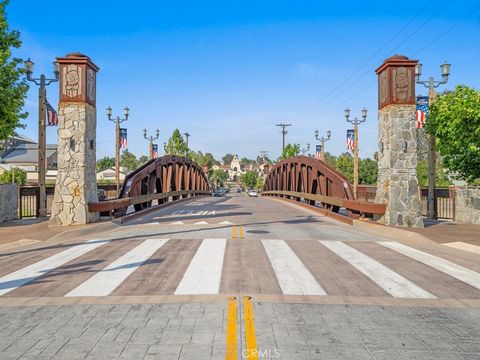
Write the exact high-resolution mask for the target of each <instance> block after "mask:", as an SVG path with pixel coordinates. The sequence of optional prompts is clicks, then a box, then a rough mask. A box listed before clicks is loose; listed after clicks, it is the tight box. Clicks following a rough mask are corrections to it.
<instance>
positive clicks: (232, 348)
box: [225, 296, 237, 360]
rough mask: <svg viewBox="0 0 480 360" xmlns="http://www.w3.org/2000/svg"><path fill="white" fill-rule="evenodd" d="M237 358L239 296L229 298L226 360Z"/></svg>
mask: <svg viewBox="0 0 480 360" xmlns="http://www.w3.org/2000/svg"><path fill="white" fill-rule="evenodd" d="M236 359H237V298H236V297H234V296H232V297H229V298H228V315H227V349H226V353H225V360H236Z"/></svg>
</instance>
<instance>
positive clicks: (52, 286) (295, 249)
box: [0, 237, 480, 299]
mask: <svg viewBox="0 0 480 360" xmlns="http://www.w3.org/2000/svg"><path fill="white" fill-rule="evenodd" d="M239 293H241V294H250V295H254V294H264V295H265V294H276V295H301V296H312V295H313V296H347V297H348V296H352V297H393V298H399V299H480V256H479V255H478V254H474V253H469V252H466V251H463V250H458V249H451V248H449V247H446V246H443V245H436V244H432V245H424V244H422V245H416V246H412V245H406V244H404V243H400V242H395V241H380V242H373V241H333V240H325V239H323V240H317V241H313V240H308V241H299V240H282V239H263V240H254V239H242V238H238V239H237V238H235V239H217V238H214V239H212V238H210V239H167V238H142V237H133V238H129V239H114V238H112V239H101V238H98V239H94V240H88V241H73V242H67V243H62V244H57V245H52V246H45V247H42V246H38V247H36V248H30V249H28V250H25V251H22V250H18V251H10V252H3V253H0V296H2V297H39V296H40V297H42V296H48V297H104V296H139V295H216V294H239Z"/></svg>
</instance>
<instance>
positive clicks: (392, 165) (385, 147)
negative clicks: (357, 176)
mask: <svg viewBox="0 0 480 360" xmlns="http://www.w3.org/2000/svg"><path fill="white" fill-rule="evenodd" d="M417 62H418V61H417V60H410V59H408V58H407V57H406V56H401V55H395V56H392V57H390V58H388V59H386V60H385V61H384V62H383V64H382V65H381V66H380V67H379V68H378V69H377V70H376V73H377V75H378V109H379V110H378V180H377V193H376V197H375V202H378V203H384V204H386V205H387V209H386V212H385V214H384V215H383V216H382V217H380V218H379V219H378V220H379V221H380V222H382V223H384V224H387V225H398V226H417V227H423V218H422V215H421V210H420V189H419V187H418V179H417V131H416V123H415V111H416V108H415V78H414V68H415V64H416V63H417Z"/></svg>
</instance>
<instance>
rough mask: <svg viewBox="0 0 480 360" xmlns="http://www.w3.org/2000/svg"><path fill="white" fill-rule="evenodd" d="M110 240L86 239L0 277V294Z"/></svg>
mask: <svg viewBox="0 0 480 360" xmlns="http://www.w3.org/2000/svg"><path fill="white" fill-rule="evenodd" d="M108 242H110V240H88V241H86V242H84V243H83V244H79V245H75V246H73V247H71V248H69V249H67V250H64V251H62V252H60V253H58V254H55V255H52V256H50V257H48V258H46V259H44V260H41V261H38V262H36V263H33V264H31V265H29V266H27V267H24V268H22V269H20V270H17V271H15V272H13V273H10V274H8V275H6V276H4V277H2V278H0V296H1V295H5V294H6V293H8V292H10V291H12V290H14V289H16V288H18V287H19V286H22V285H24V284H27V283H29V282H31V281H33V280H35V279H37V278H38V277H40V276H42V275H45V274H47V273H49V272H50V271H52V270H54V269H55V268H57V267H59V266H62V265H64V264H66V263H68V262H69V261H72V260H74V259H76V258H78V257H80V256H82V255H84V254H86V253H88V252H89V251H92V250H94V249H96V248H98V247H99V246H102V245H104V244H106V243H108Z"/></svg>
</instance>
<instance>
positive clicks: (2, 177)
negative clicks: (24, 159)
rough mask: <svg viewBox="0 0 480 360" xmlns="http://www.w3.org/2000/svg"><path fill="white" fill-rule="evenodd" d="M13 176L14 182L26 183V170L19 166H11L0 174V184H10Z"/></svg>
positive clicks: (18, 183)
mask: <svg viewBox="0 0 480 360" xmlns="http://www.w3.org/2000/svg"><path fill="white" fill-rule="evenodd" d="M14 176H15V184H17V185H25V184H26V183H27V172H26V171H25V170H22V169H19V168H12V169H11V170H6V171H4V172H3V173H1V174H0V184H11V183H12V182H13V177H14Z"/></svg>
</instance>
